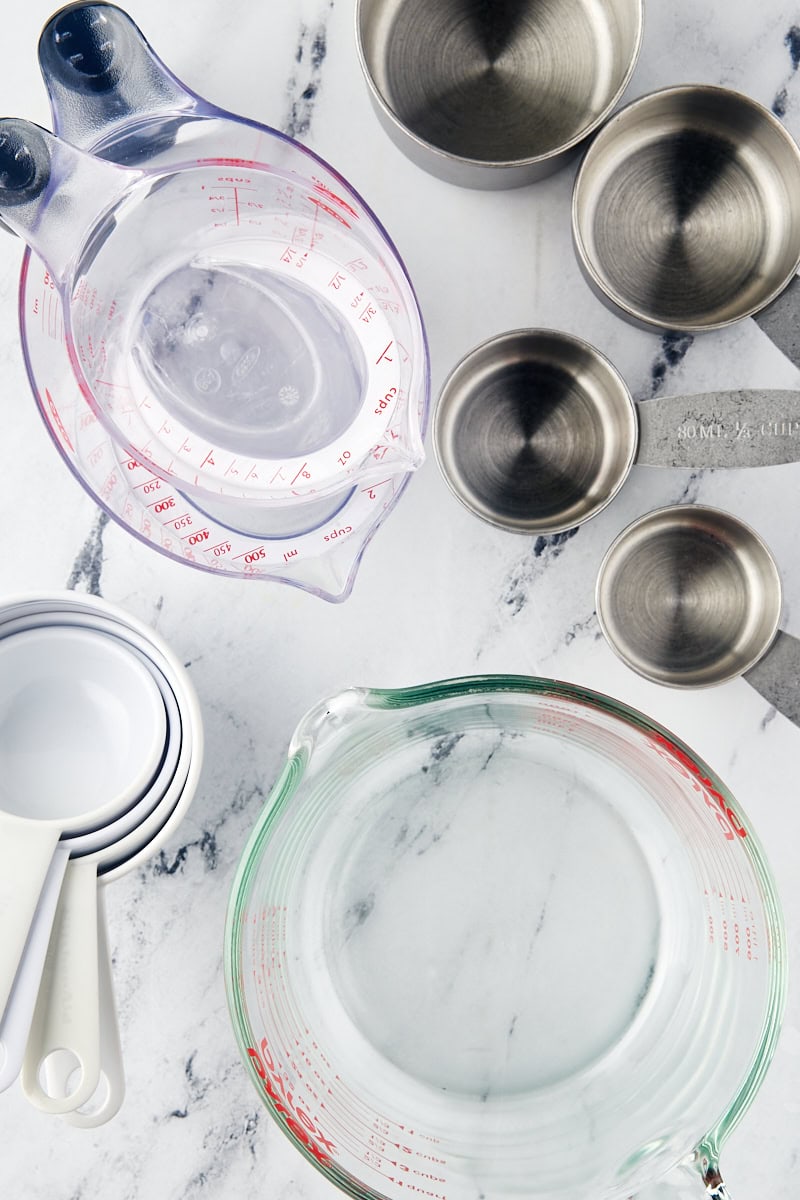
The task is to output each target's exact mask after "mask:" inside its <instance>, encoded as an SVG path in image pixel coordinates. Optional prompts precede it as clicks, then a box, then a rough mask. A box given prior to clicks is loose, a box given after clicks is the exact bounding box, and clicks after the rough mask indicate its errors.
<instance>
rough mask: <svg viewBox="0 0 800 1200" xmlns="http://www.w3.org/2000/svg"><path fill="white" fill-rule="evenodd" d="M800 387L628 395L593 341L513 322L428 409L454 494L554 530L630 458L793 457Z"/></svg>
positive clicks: (593, 501)
mask: <svg viewBox="0 0 800 1200" xmlns="http://www.w3.org/2000/svg"><path fill="white" fill-rule="evenodd" d="M798 430H800V392H797V391H787V390H779V389H775V390H771V389H758V388H752V389H747V390H739V391H725V392H708V393H705V394H700V395H690V396H665V397H659V398H658V399H656V400H648V401H645V402H643V403H642V402H638V401H635V400H634V398H633V396H632V395H631V393H630V390H629V388H628V386H627V384H626V383H625V380H624V379H623V378H622V376H621V375H620V374H619V372H618V371H617V370H616V368H615V367H614V366H613V365H612V363H610V362H609V360H608V359H607V358H606V357H605V356H604V355H602V354H601V353H600V351H599V350H597V349H595V347H594V346H592V345H590V344H589V343H588V342H585V341H582V340H581V339H580V338H576V337H573V336H572V335H571V334H567V333H562V332H561V331H559V330H555V329H516V330H512V331H510V332H508V333H503V334H499V335H497V336H496V337H492V338H489V339H488V340H487V341H485V342H482V343H481V344H480V345H479V346H476V347H475V348H474V349H473V350H471V351H470V352H469V353H468V354H466V355H465V356H464V358H462V359H461V361H460V362H459V363H458V364H457V365H456V366H455V367H454V368H453V370H452V371H451V372H450V374H449V375H448V377H447V379H446V380H445V382H444V384H443V386H442V389H441V392H440V395H439V399H438V402H437V405H436V411H435V414H434V421H433V440H434V448H435V452H436V458H437V461H438V464H439V467H440V469H441V471H442V474H443V476H444V479H445V481H446V483H447V484H448V486H449V487H450V489H451V491H452V492H453V494H454V495H455V496H456V497H457V498H458V499H459V500H460V501H461V503H462V504H464V505H465V507H467V508H468V509H469V510H470V511H471V512H473V513H474V514H475V515H476V516H479V517H481V518H482V519H483V520H485V521H488V522H489V523H490V524H492V525H496V526H499V527H501V528H503V529H507V530H509V531H511V532H518V533H524V534H552V533H561V532H563V531H565V530H567V529H573V528H575V526H577V525H580V524H582V522H584V521H587V520H588V519H589V518H590V517H593V516H595V515H596V514H597V513H599V512H601V511H602V510H603V509H604V508H605V507H606V505H608V504H609V503H610V502H611V500H613V498H614V496H616V494H617V492H618V491H619V490H620V488H621V487H622V485H623V484H624V482H625V480H626V479H627V477H628V474H629V472H630V470H631V468H632V467H633V465H634V464H636V465H639V466H649V467H692V468H696V469H699V468H703V467H725V468H729V467H730V468H738V467H763V466H773V465H777V464H780V463H788V462H796V461H797V460H798V459H799V458H800V440H799V439H798V437H797V432H798Z"/></svg>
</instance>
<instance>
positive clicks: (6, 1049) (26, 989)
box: [0, 615, 186, 1103]
mask: <svg viewBox="0 0 800 1200" xmlns="http://www.w3.org/2000/svg"><path fill="white" fill-rule="evenodd" d="M43 623H46V624H47V626H48V627H50V626H51V624H55V625H56V626H57V625H58V624H60V623H61V622H59V621H58V620H56V621H54V622H51V620H50V618H47V617H45V618H44V620H43V617H42V616H41V615H38V616H28V617H16V618H14V619H13V620H8V621H5V622H2V623H0V638H5V637H8V636H10V635H12V634H15V633H17V632H19V631H20V630H24V629H32V628H40V627H42V624H43ZM63 623H64V624H68V625H69V624H72V625H73V626H74V627H82V628H90V629H93V630H94V631H95V632H98V631H99V630H100V629H107V631H108V633H109V636H112V631H113V632H115V633H116V634H117V635H118V636H119V633H120V627H119V625H117V624H115V623H112V622H106V621H105V619H103V618H95V619H94V620H93V621H92V623H91V624H90V623H89V621H88V619H87V620H84V621H79V620H77V619H76V618H75V617H73V618H72V619H71V620H66V621H64V622H63ZM133 636H135V635H133ZM124 644H125V645H126V646H127V648H128V650H129V652H130V653H131V654H133V655H134V656H136V657H137V658H139V659H140V660H141V661H142V662H143V663H144V665H145V666H147V668H148V670H149V671H150V672H151V674H152V675H153V677H154V679H155V681H156V683H157V685H158V688H159V691H160V692H161V696H162V700H163V702H164V708H165V711H166V718H167V724H166V732H165V743H166V744H165V748H164V753H163V756H162V759H161V763H160V765H159V768H158V771H157V773H156V775H155V777H154V779H153V780H152V782H151V784H150V786H149V787H148V788H147V790H146V791H144V792H143V793H142V795H141V797H140V798H139V799H138V800H137V801H136V802H135V803H134V804H133V805H132V806H131V808H130V809H128V811H127V812H125V813H122V814H121V815H120V816H119V817H117V818H115V819H114V820H112V821H109V822H108V823H107V824H104V825H102V826H100V827H99V828H98V829H95V830H91V831H90V832H88V833H81V834H75V835H72V834H70V833H65V834H64V835H63V836H62V838H61V839H60V841H59V843H58V846H57V848H56V851H55V853H54V855H53V860H52V862H51V865H50V869H49V871H48V875H47V878H46V880H45V883H44V886H43V888H42V892H41V895H40V897H39V903H38V905H37V908H36V912H35V914H34V917H33V921H32V923H31V928H30V931H29V934H28V940H27V942H26V945H25V950H24V952H23V956H22V960H21V962H20V965H19V968H18V970H17V975H16V978H15V980H14V986H13V988H12V991H11V995H10V996H9V999H8V1003H7V1005H6V1011H5V1013H4V1015H3V1017H2V1019H1V1020H0V1091H3V1090H4V1089H5V1088H6V1087H8V1086H10V1084H11V1083H13V1082H14V1080H15V1079H16V1078H17V1076H18V1075H19V1072H20V1070H21V1068H22V1063H23V1059H24V1056H25V1047H26V1045H27V1041H28V1036H29V1033H30V1028H31V1023H32V1020H33V1013H34V1009H35V1007H36V999H37V995H38V992H39V987H40V983H41V977H42V971H43V968H44V963H45V956H46V953H47V948H48V943H49V939H50V933H51V930H52V926H53V921H54V918H55V914H56V910H57V906H58V902H59V893H60V890H61V885H62V881H63V877H64V871H65V869H66V866H67V858H68V857H69V855H70V853H71V854H72V855H73V856H76V857H77V856H81V855H85V854H88V853H91V852H93V851H96V850H102V849H104V848H105V847H108V846H111V845H114V846H115V847H117V845H118V844H119V843H121V846H120V848H119V851H116V850H115V852H120V853H121V852H124V850H125V847H126V846H127V845H129V844H130V843H129V842H124V841H123V839H124V838H126V837H127V835H128V834H131V833H133V832H134V831H137V830H138V831H141V830H142V829H145V828H146V826H145V822H146V820H147V819H149V818H150V816H151V814H152V813H153V811H154V810H155V809H156V807H157V806H158V807H159V811H160V812H161V813H162V814H164V816H165V817H166V814H168V813H169V812H171V810H172V796H173V795H175V786H174V785H175V782H176V781H177V780H180V785H181V786H182V785H183V783H184V782H185V774H186V772H185V771H184V772H178V771H177V767H178V760H179V752H180V747H181V740H182V739H181V720H180V713H179V709H178V704H177V701H176V699H175V695H174V693H173V691H172V688H171V687H170V685H169V683H168V682H167V680H166V679H165V677H164V675H163V674H162V672H161V671H160V670H159V669H158V667H157V666H156V664H155V663H153V662H152V661H151V660H150V659H148V657H147V656H146V654H145V653H144V652H143V651H142V650H141V649H139V648H137V647H136V646H133V645H132V644H130V643H129V641H128V639H125V641H124ZM168 790H169V794H167V793H168ZM137 846H138V841H137ZM100 934H102V935H103V936H104V937H105V931H104V930H102V929H101V930H100ZM98 946H99V949H98V953H99V958H98V969H99V971H100V976H101V989H100V990H101V1000H100V1023H101V1038H100V1041H101V1049H102V1046H103V1045H104V1035H103V1028H104V1027H106V1026H107V1025H108V1024H111V1026H112V1027H114V1026H115V1025H116V1015H115V1014H110V1015H109V1014H106V1013H104V1011H103V993H104V992H105V993H107V992H108V990H109V989H108V987H107V986H106V984H104V983H103V979H102V976H103V973H104V971H106V967H105V964H104V962H103V952H102V944H101V941H100V936H99V935H98ZM79 1007H81V1008H85V1007H86V1006H85V1005H81V1006H79ZM61 1036H62V1038H63V1036H64V1035H63V1034H62V1035H61ZM53 1053H56V1054H57V1053H58V1051H55V1052H53ZM108 1053H109V1050H108V1048H107V1047H106V1055H108ZM52 1058H53V1054H50V1055H49V1056H47V1058H46V1064H45V1078H46V1080H47V1092H48V1094H49V1095H52V1094H53V1088H54V1086H55V1084H53V1086H51V1079H50V1071H49V1067H50V1064H51V1061H52ZM63 1059H66V1060H67V1061H68V1062H69V1064H70V1071H69V1075H70V1076H71V1074H72V1070H73V1068H74V1063H75V1057H74V1056H73V1055H71V1054H69V1053H65V1054H64V1055H63V1056H62V1061H63ZM101 1067H102V1069H103V1072H104V1074H105V1075H106V1076H107V1077H108V1078H112V1077H113V1078H114V1079H116V1078H117V1076H118V1075H119V1073H120V1071H121V1064H120V1066H119V1068H115V1067H114V1066H113V1065H112V1064H109V1065H108V1069H107V1070H106V1069H105V1064H102V1063H101ZM60 1083H61V1085H62V1086H63V1080H61V1081H60ZM112 1090H115V1089H112ZM56 1094H58V1093H56ZM63 1094H64V1095H67V1094H69V1093H68V1092H67V1091H64V1093H63ZM117 1101H119V1102H121V1098H120V1097H118V1096H116V1095H114V1102H115V1103H116V1102H117Z"/></svg>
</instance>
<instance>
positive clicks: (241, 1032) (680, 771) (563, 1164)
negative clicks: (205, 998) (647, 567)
mask: <svg viewBox="0 0 800 1200" xmlns="http://www.w3.org/2000/svg"><path fill="white" fill-rule="evenodd" d="M598 847H602V853H598ZM786 969H787V963H786V946H785V933H784V929H783V926H782V921H781V916H780V907H779V902H778V898H777V895H776V891H775V884H774V881H773V879H772V876H771V874H770V870H769V867H768V865H767V863H766V861H765V859H764V856H763V852H762V850H761V847H760V846H759V843H758V840H757V838H756V836H755V834H754V832H753V829H752V827H751V825H750V822H749V821H748V819H747V817H746V816H745V814H744V813H743V812H742V811H741V809H740V808H739V806H738V804H737V802H736V801H735V799H734V798H733V796H732V795H731V794H730V792H729V791H728V789H727V788H726V787H725V785H724V783H722V781H721V780H720V779H719V778H718V776H717V775H716V774H715V773H714V772H713V771H712V770H711V768H710V767H708V765H707V764H706V763H704V762H703V761H702V760H701V759H700V758H698V757H697V755H695V754H694V753H693V752H692V750H691V749H690V748H689V747H688V746H686V745H685V744H684V743H683V742H681V741H680V740H679V739H677V738H676V737H674V736H673V735H672V734H671V733H670V732H669V731H668V730H666V729H664V728H663V727H662V726H660V725H658V724H657V723H656V722H654V721H652V720H650V718H648V717H647V716H645V715H644V714H642V713H640V712H637V711H635V710H633V709H630V708H628V707H627V706H625V705H623V704H621V703H619V702H618V701H616V700H613V699H611V698H610V697H607V696H602V695H599V694H597V693H594V692H591V691H589V690H587V689H584V688H579V687H574V686H571V685H569V684H564V683H558V682H555V681H552V680H546V679H532V678H523V677H515V676H480V677H475V678H466V679H456V680H445V681H442V682H439V683H432V684H430V685H426V686H421V687H417V688H408V689H401V690H394V691H381V690H366V689H363V690H362V689H351V690H349V691H346V692H343V693H341V694H340V695H338V696H335V697H332V698H330V699H327V700H325V701H324V702H322V703H320V704H319V705H317V706H316V707H315V708H314V709H313V710H312V711H311V712H310V713H309V714H308V715H307V716H306V717H305V718H304V719H303V720H302V721H301V722H300V725H299V726H298V728H297V731H296V733H295V736H294V738H293V739H292V742H291V745H290V747H289V755H288V761H287V763H286V765H285V768H284V771H283V773H282V774H281V777H280V778H279V779H278V781H277V782H276V784H275V787H274V789H273V792H272V794H271V796H270V797H269V800H268V802H267V804H266V805H265V807H264V810H263V812H262V814H261V816H260V818H259V820H258V823H257V825H256V828H255V829H254V830H253V832H252V835H251V838H250V841H249V843H248V845H247V847H246V849H245V851H244V853H243V856H242V860H241V863H240V866H239V870H238V872H237V876H236V879H235V881H234V884H233V889H232V895H231V900H230V905H229V910H228V920H227V925H226V952H225V977H226V986H227V991H228V999H229V1006H230V1012H231V1017H232V1021H233V1026H234V1030H235V1033H236V1037H237V1041H238V1043H239V1047H240V1050H241V1054H242V1058H243V1061H244V1063H245V1064H246V1069H247V1072H248V1074H249V1077H250V1079H251V1080H252V1082H253V1084H254V1085H255V1087H256V1090H257V1092H258V1094H259V1096H260V1098H261V1100H262V1101H263V1102H264V1103H265V1104H266V1106H267V1109H268V1111H269V1112H270V1114H271V1115H272V1116H273V1117H274V1118H275V1120H276V1121H277V1123H278V1124H279V1126H280V1127H281V1129H282V1131H283V1132H284V1134H286V1135H287V1136H288V1137H289V1138H290V1140H291V1141H292V1142H293V1144H294V1145H295V1146H296V1147H297V1148H298V1149H299V1150H300V1151H301V1152H302V1153H303V1155H304V1156H305V1157H306V1158H307V1159H308V1160H309V1161H310V1162H311V1163H312V1164H313V1165H314V1166H316V1167H317V1168H318V1169H319V1170H320V1171H321V1172H322V1173H323V1174H324V1175H325V1177H326V1179H328V1180H329V1181H330V1182H331V1183H333V1184H335V1185H337V1186H338V1187H339V1188H341V1189H342V1190H343V1191H344V1192H346V1193H347V1194H349V1195H351V1196H353V1197H356V1196H357V1197H359V1198H360V1200H364V1198H373V1197H376V1198H377V1197H382V1198H390V1200H395V1198H397V1200H401V1198H402V1197H403V1196H405V1195H406V1190H407V1184H408V1182H409V1181H419V1186H420V1187H425V1188H426V1189H427V1188H428V1186H429V1185H430V1190H431V1191H433V1192H435V1194H437V1195H445V1194H446V1195H447V1196H448V1197H451V1198H452V1200H467V1198H469V1200H474V1197H476V1196H478V1195H481V1196H483V1197H484V1198H485V1200H503V1198H505V1197H508V1196H512V1195H513V1196H517V1197H526V1198H527V1197H530V1198H531V1200H533V1198H534V1197H536V1198H537V1200H544V1198H546V1200H560V1198H562V1197H569V1198H570V1200H572V1198H574V1197H576V1196H589V1195H593V1194H594V1195H598V1196H600V1195H602V1196H603V1197H605V1198H606V1200H618V1198H619V1200H622V1198H623V1197H624V1198H626V1200H627V1198H629V1197H631V1196H632V1195H634V1194H637V1193H639V1194H641V1195H642V1196H647V1195H650V1194H651V1193H652V1190H653V1188H654V1187H655V1186H656V1185H657V1184H658V1181H660V1180H661V1179H662V1178H664V1177H665V1176H667V1175H668V1173H670V1172H671V1171H672V1170H673V1169H676V1170H681V1172H683V1170H684V1167H685V1168H686V1170H687V1171H688V1172H689V1175H691V1176H694V1189H695V1192H696V1194H697V1195H698V1196H699V1195H700V1194H701V1193H702V1191H703V1185H705V1186H706V1188H707V1192H706V1193H704V1194H707V1195H714V1196H718V1197H721V1196H723V1195H724V1194H725V1192H724V1189H723V1187H722V1182H721V1178H720V1173H719V1153H720V1148H721V1146H722V1145H723V1143H724V1142H725V1141H726V1139H727V1138H728V1137H729V1136H730V1133H731V1131H732V1130H733V1129H734V1128H735V1127H736V1125H737V1124H738V1122H739V1120H740V1119H741V1118H742V1116H743V1114H744V1112H745V1111H746V1109H747V1107H748V1105H749V1104H750V1102H751V1101H752V1099H753V1097H754V1095H755V1093H756V1091H757V1089H758V1086H759V1084H760V1082H761V1080H762V1079H763V1077H764V1073H765V1071H766V1069H767V1066H768V1064H769V1062H770V1059H771V1057H772V1053H773V1051H774V1048H775V1044H776V1041H777V1036H778V1030H779V1026H780V1020H781V1014H782V1011H783V1005H784V999H785V989H786ZM686 1182H687V1186H688V1176H687V1178H686ZM687 1194H688V1193H687Z"/></svg>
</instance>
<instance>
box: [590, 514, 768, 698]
mask: <svg viewBox="0 0 800 1200" xmlns="http://www.w3.org/2000/svg"><path fill="white" fill-rule="evenodd" d="M780 614H781V581H780V575H779V573H778V568H777V565H776V563H775V560H774V559H773V557H772V554H771V553H770V551H769V549H768V548H767V547H766V545H765V544H764V542H763V541H762V540H761V538H760V537H759V536H758V535H757V534H756V533H755V532H754V530H752V529H750V528H749V526H747V525H745V524H744V523H743V522H742V521H740V520H739V519H738V518H737V517H734V516H732V515H731V514H730V513H726V512H722V511H721V510H719V509H714V508H708V507H706V506H702V505H697V504H692V505H671V506H669V507H667V508H662V509H657V510H655V511H654V512H651V513H647V514H646V515H645V516H644V517H641V518H640V519H639V520H637V521H634V522H633V524H631V525H629V526H628V527H627V529H625V530H623V532H622V533H621V534H620V535H619V537H618V538H617V539H616V541H615V542H614V543H613V544H612V546H611V547H610V549H609V550H608V552H607V554H606V556H605V559H604V560H603V563H602V565H601V567H600V571H599V574H598V580H597V615H598V619H599V621H600V626H601V628H602V630H603V633H604V634H605V636H606V639H607V640H608V642H609V644H610V645H611V646H612V648H613V649H614V650H615V651H616V652H617V654H618V655H619V656H620V658H622V659H623V661H624V662H626V663H627V664H628V666H630V667H632V668H633V670H635V671H637V672H638V673H639V674H640V675H643V676H644V677H645V678H647V679H652V680H653V681H655V682H656V683H664V684H669V685H672V686H675V687H702V686H707V685H710V684H716V683H722V682H724V681H725V680H727V679H732V678H734V677H735V676H736V675H740V674H741V673H742V672H744V671H746V670H748V668H749V667H751V666H753V665H754V664H755V663H756V662H757V661H758V659H759V658H761V656H762V655H763V654H764V653H765V652H766V650H767V649H768V647H769V645H770V643H771V642H772V640H773V638H774V637H775V634H776V632H777V629H778V622H779V620H780Z"/></svg>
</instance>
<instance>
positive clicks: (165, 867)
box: [143, 784, 266, 876]
mask: <svg viewBox="0 0 800 1200" xmlns="http://www.w3.org/2000/svg"><path fill="white" fill-rule="evenodd" d="M254 799H255V800H257V801H258V802H259V804H260V805H262V806H263V805H264V804H265V803H266V795H265V793H264V790H263V788H262V787H261V786H260V785H259V784H256V785H255V786H253V787H251V788H244V787H241V786H240V787H239V788H237V790H236V792H235V793H234V796H233V800H232V801H231V803H230V805H229V807H228V809H227V811H226V812H224V813H223V814H222V815H221V816H220V817H219V819H218V820H217V821H216V822H215V823H214V824H213V825H212V826H210V827H209V828H206V829H203V831H202V832H201V834H200V835H199V837H196V838H193V839H192V840H191V841H187V842H184V843H183V844H182V845H181V846H179V847H178V849H177V850H174V851H172V852H171V853H170V854H167V852H166V851H165V850H160V851H159V853H158V854H157V855H154V856H153V857H152V858H151V859H150V860H149V861H148V862H147V864H145V866H144V868H143V870H145V871H147V872H149V873H150V874H152V875H162V876H163V875H167V876H169V875H173V876H174V875H180V874H182V873H183V869H184V867H185V866H186V864H187V862H188V861H189V857H190V855H191V854H192V852H193V851H199V853H200V858H201V861H202V864H203V868H204V870H205V871H207V872H210V871H215V870H216V869H217V866H218V865H219V858H220V852H219V851H220V848H219V842H218V834H219V831H220V830H221V829H222V827H223V826H224V825H225V824H226V823H227V822H228V820H229V818H230V817H231V816H233V815H235V814H237V813H240V812H242V811H244V809H245V808H247V806H248V805H249V804H250V803H252V801H253V800H254Z"/></svg>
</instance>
